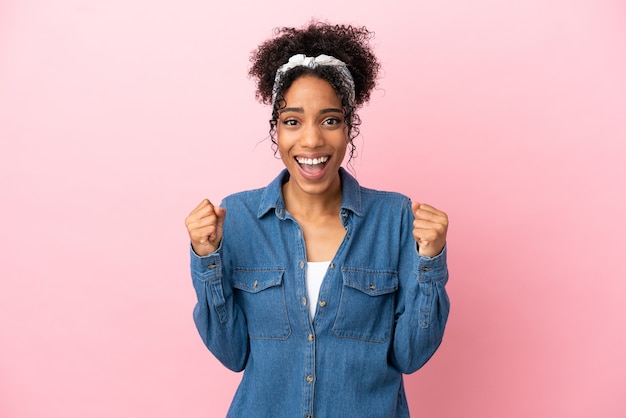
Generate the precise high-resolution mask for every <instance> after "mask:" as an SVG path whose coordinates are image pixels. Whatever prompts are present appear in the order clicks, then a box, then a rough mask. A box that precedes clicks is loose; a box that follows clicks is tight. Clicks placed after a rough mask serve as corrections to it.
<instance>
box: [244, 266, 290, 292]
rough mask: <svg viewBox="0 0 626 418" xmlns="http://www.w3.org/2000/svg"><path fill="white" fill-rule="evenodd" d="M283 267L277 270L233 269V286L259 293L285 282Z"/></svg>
mask: <svg viewBox="0 0 626 418" xmlns="http://www.w3.org/2000/svg"><path fill="white" fill-rule="evenodd" d="M283 273H284V270H283V269H276V270H241V269H234V270H233V280H232V284H233V287H234V288H236V289H239V290H243V291H245V292H248V293H258V292H260V291H262V290H265V289H268V288H270V287H274V286H280V285H281V284H282V282H283Z"/></svg>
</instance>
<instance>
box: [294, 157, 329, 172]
mask: <svg viewBox="0 0 626 418" xmlns="http://www.w3.org/2000/svg"><path fill="white" fill-rule="evenodd" d="M328 160H330V156H328V155H324V156H320V157H315V158H305V157H296V162H297V163H298V165H299V166H300V168H301V169H302V171H304V172H305V173H307V174H310V175H315V174H319V173H321V172H322V171H323V170H324V168H325V167H326V164H327V163H328Z"/></svg>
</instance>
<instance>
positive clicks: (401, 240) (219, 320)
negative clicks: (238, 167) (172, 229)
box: [191, 169, 450, 418]
mask: <svg viewBox="0 0 626 418" xmlns="http://www.w3.org/2000/svg"><path fill="white" fill-rule="evenodd" d="M340 177H341V184H342V191H343V201H342V204H341V211H340V216H341V220H342V222H343V225H344V227H345V229H346V234H345V236H344V239H343V242H342V243H341V245H340V247H339V249H338V250H337V253H336V254H335V256H334V258H333V259H332V261H331V263H330V266H329V268H328V270H327V273H326V275H325V277H324V280H323V282H322V286H321V289H320V293H319V300H318V301H317V306H316V310H315V316H314V317H313V319H311V317H310V314H309V307H308V306H307V304H308V303H309V300H308V298H307V292H306V285H305V272H306V262H307V260H306V249H305V242H304V239H303V234H302V229H301V228H300V226H299V225H298V223H297V222H296V221H295V220H294V218H293V217H292V216H291V215H290V214H289V213H288V212H287V211H286V210H285V204H284V201H283V196H282V191H281V186H282V184H283V183H284V182H285V181H286V180H287V179H288V178H289V174H288V172H287V171H286V170H284V171H283V172H282V173H281V174H280V175H279V176H278V177H277V178H276V179H275V180H274V181H273V182H272V183H270V184H269V185H268V186H267V187H266V188H262V189H257V190H250V191H245V192H241V193H237V194H234V195H231V196H229V197H227V198H225V199H224V201H223V202H222V206H223V207H225V208H226V210H227V212H226V218H225V221H224V229H223V232H224V234H223V239H222V242H221V244H220V247H219V248H218V249H217V251H215V252H214V253H212V254H209V255H207V256H205V257H199V256H197V255H196V254H195V253H194V252H193V250H192V251H191V275H192V280H193V285H194V288H195V291H196V294H197V297H198V303H197V305H196V306H195V309H194V320H195V324H196V327H197V328H198V331H199V333H200V336H201V337H202V339H203V341H204V343H205V345H206V346H207V347H208V348H209V350H210V351H211V352H212V353H213V354H214V355H215V357H216V358H217V359H219V361H220V362H221V363H222V364H224V366H226V367H227V368H229V369H231V370H233V371H241V370H245V371H244V374H243V377H242V380H241V383H240V385H239V388H238V389H237V392H236V394H235V397H234V399H233V401H232V404H231V406H230V409H229V412H228V416H229V417H244V416H245V417H272V418H280V417H287V418H294V417H303V418H306V417H320V418H321V417H385V418H386V417H408V416H409V410H408V405H407V401H406V396H405V392H404V387H403V380H402V374H403V373H412V372H414V371H416V370H417V369H419V368H420V367H421V366H422V365H424V364H425V363H426V362H427V361H428V359H429V358H430V357H431V356H432V355H433V353H434V352H435V350H436V349H437V347H438V346H439V344H440V343H441V340H442V337H443V332H444V328H445V324H446V320H447V318H448V312H449V308H450V304H449V300H448V296H447V294H446V290H445V287H444V286H445V284H446V282H447V279H448V270H447V266H446V248H444V250H443V251H442V253H441V254H439V255H438V256H436V257H434V258H429V257H421V256H420V255H419V254H418V252H417V247H416V243H415V240H414V238H413V235H412V229H413V213H412V211H411V202H410V200H409V199H408V198H407V197H405V196H403V195H401V194H398V193H392V192H382V191H376V190H371V189H367V188H364V187H361V186H359V184H358V183H357V181H356V180H355V179H354V178H353V177H352V176H350V175H349V174H348V173H347V172H346V171H345V170H343V169H340Z"/></svg>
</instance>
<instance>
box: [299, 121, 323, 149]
mask: <svg viewBox="0 0 626 418" xmlns="http://www.w3.org/2000/svg"><path fill="white" fill-rule="evenodd" d="M303 128H304V129H302V130H301V133H302V135H301V136H300V145H301V146H302V147H306V148H315V147H319V146H321V145H322V144H323V143H324V135H323V132H322V129H321V127H320V126H318V124H316V123H307V124H305V125H304V127H303Z"/></svg>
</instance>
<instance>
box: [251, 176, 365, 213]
mask: <svg viewBox="0 0 626 418" xmlns="http://www.w3.org/2000/svg"><path fill="white" fill-rule="evenodd" d="M339 178H340V179H341V188H342V192H343V199H342V202H341V209H342V210H344V209H347V210H349V211H351V212H353V213H354V214H355V215H358V216H362V215H363V213H362V211H361V188H360V186H359V183H358V182H357V181H356V179H355V178H354V177H352V175H350V174H349V173H348V172H347V171H346V170H345V169H344V168H343V167H340V168H339ZM287 180H289V172H288V171H287V169H283V171H281V172H280V174H279V175H278V176H277V177H276V178H275V179H274V180H272V182H271V183H270V184H269V185H268V186H267V187H266V188H265V190H264V192H263V196H262V197H261V203H260V204H259V213H258V214H257V216H258V217H259V218H262V217H263V216H264V215H265V214H267V212H269V211H270V210H271V209H274V210H275V211H276V216H278V217H279V218H280V219H284V218H285V201H284V200H283V192H282V186H283V184H285V182H286V181H287Z"/></svg>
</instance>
